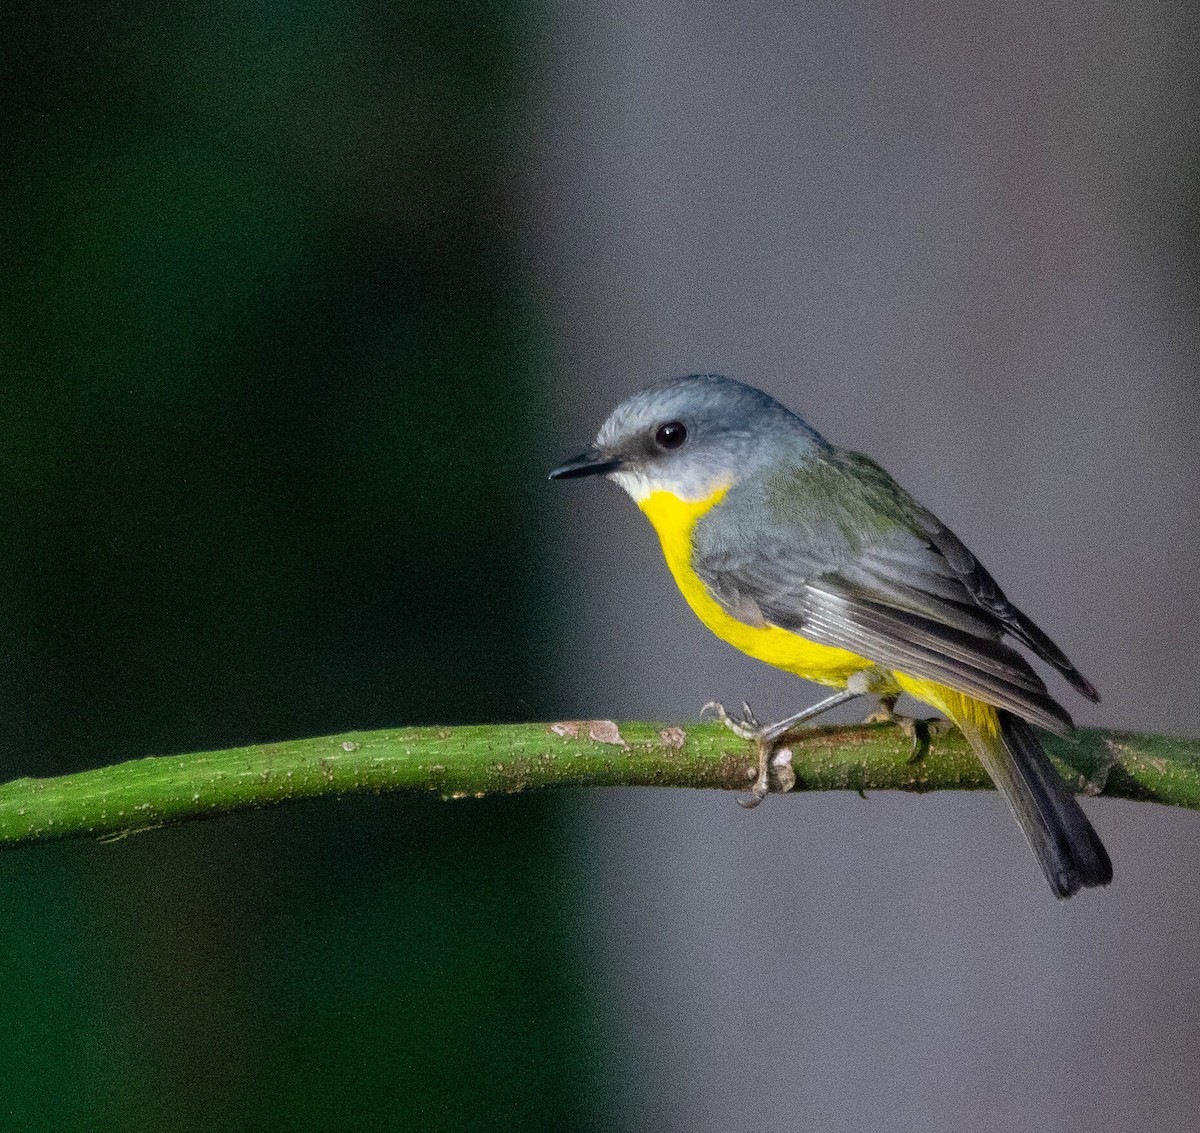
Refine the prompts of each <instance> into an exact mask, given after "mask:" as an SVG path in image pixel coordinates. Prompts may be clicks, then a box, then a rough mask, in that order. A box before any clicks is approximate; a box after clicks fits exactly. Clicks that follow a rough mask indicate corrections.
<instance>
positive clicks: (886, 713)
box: [863, 696, 946, 763]
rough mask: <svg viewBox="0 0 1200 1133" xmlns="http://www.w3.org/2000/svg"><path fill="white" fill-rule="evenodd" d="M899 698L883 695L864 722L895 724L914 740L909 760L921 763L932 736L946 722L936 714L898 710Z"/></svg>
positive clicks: (927, 752)
mask: <svg viewBox="0 0 1200 1133" xmlns="http://www.w3.org/2000/svg"><path fill="white" fill-rule="evenodd" d="M899 699H900V698H899V697H898V696H881V697H880V698H879V707H878V708H876V709H875V711H874V712H872V713H871V715H870V716H868V717H867V718H866V720H864V721H863V723H864V724H894V725H895V726H896V727H897V728H899V729H900V731H902V732H903V733H904V734H905V735H906V736H907V737H908V738H909V739H910V740H911V741H912V752H911V754H910V755H909V757H908V761H909V762H910V763H920V762H921V760H922V759H924V758H925V757H926V756H927V755H928V754H929V743H930V738H931V736H932V735H933V733H934V732H938V731H941V730H942V728H943V727H944V725H945V723H946V722H945V721H944V720H941V719H939V718H938V717H936V716H925V717H922V716H906V715H905V714H904V713H903V712H897V711H896V701H897V700H899Z"/></svg>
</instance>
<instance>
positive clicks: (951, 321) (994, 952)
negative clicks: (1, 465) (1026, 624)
mask: <svg viewBox="0 0 1200 1133" xmlns="http://www.w3.org/2000/svg"><path fill="white" fill-rule="evenodd" d="M1197 22H1198V21H1197V17H1196V15H1195V12H1194V11H1193V10H1192V9H1189V8H1186V7H1185V6H1181V5H1155V4H1142V5H1137V6H1133V7H1122V6H1115V5H1103V6H1101V5H1091V6H1087V5H1084V6H1080V5H1069V6H1068V5H1051V6H1043V5H1001V6H986V5H967V6H963V5H957V4H948V3H927V4H917V5H860V4H829V5H802V6H795V5H785V4H769V3H765V4H764V3H751V4H747V5H739V6H737V7H736V9H731V8H730V7H729V6H727V5H720V4H712V3H700V4H687V3H681V2H673V0H658V2H656V3H654V4H651V5H645V4H633V3H628V2H625V0H613V2H610V3H604V4H599V5H597V4H586V5H585V4H572V5H569V6H568V7H567V8H566V9H565V10H563V11H562V13H561V15H560V17H559V26H558V29H557V32H556V35H555V38H554V40H553V43H552V45H551V47H550V71H549V76H548V77H549V81H548V83H547V84H546V87H545V90H544V101H543V102H542V106H541V118H540V121H539V130H540V137H541V144H540V150H541V158H540V162H539V163H538V166H537V168H536V170H535V171H534V172H533V173H532V174H531V177H530V182H529V186H528V190H527V200H526V209H527V216H528V218H529V220H528V223H529V236H528V238H529V241H530V245H531V247H532V248H533V250H534V257H535V264H536V270H537V276H538V280H539V283H540V287H541V290H542V293H543V295H544V296H545V298H546V301H547V304H548V307H549V310H550V311H551V313H552V319H553V328H554V330H555V332H556V336H557V341H558V344H559V347H558V349H559V351H560V354H559V357H558V359H557V367H556V369H557V372H558V373H559V374H560V375H561V377H560V378H559V379H558V380H557V382H556V384H555V385H554V386H553V393H554V399H555V403H556V405H557V408H558V419H557V433H556V435H555V436H554V437H552V438H548V439H547V450H546V463H547V467H549V466H550V464H552V463H553V462H554V461H556V460H558V459H559V458H565V457H567V456H569V455H573V454H574V453H575V452H576V451H578V449H579V448H581V447H582V445H583V444H584V443H585V442H586V441H587V440H589V439H590V437H591V435H592V432H593V431H594V429H595V428H596V426H597V425H598V424H599V423H600V421H601V420H602V419H603V418H604V416H605V415H606V414H607V412H608V410H609V409H610V408H611V407H612V406H613V405H614V404H615V403H616V402H617V401H618V400H620V399H621V398H622V397H624V396H625V395H626V394H627V393H629V392H631V391H632V390H633V389H635V388H638V387H639V386H641V385H645V384H648V383H649V382H651V381H655V380H659V379H661V378H664V377H667V376H669V375H674V374H680V373H686V372H696V371H702V372H708V371H715V372H721V373H726V374H730V375H733V376H735V377H738V378H741V379H743V380H746V381H749V382H752V383H754V384H758V385H761V386H762V387H763V388H765V389H767V390H768V391H769V392H771V393H773V394H774V395H776V396H777V397H779V398H780V399H782V400H783V401H784V402H786V403H787V404H789V405H791V406H792V407H793V408H795V409H797V410H798V411H800V412H801V413H802V414H803V415H804V416H806V417H807V418H808V419H809V420H810V421H811V422H812V423H813V424H814V425H815V426H816V427H817V428H819V429H820V430H821V431H822V432H824V433H825V434H826V435H827V436H828V437H829V438H830V439H832V440H833V441H835V442H836V443H840V444H843V445H846V446H849V447H852V448H857V449H861V450H862V451H866V452H868V453H870V454H871V455H872V456H874V457H875V458H876V459H877V460H879V461H880V463H882V464H883V465H884V466H885V467H886V468H888V469H889V470H890V471H891V472H892V473H893V474H894V475H895V476H896V477H897V478H898V479H899V480H900V481H901V482H902V483H903V484H905V485H906V486H907V487H908V488H909V489H910V490H911V491H913V492H914V493H915V494H916V495H917V496H918V497H919V498H920V499H921V500H922V501H923V502H925V503H926V504H927V505H928V506H929V507H931V508H932V509H933V510H934V511H935V512H936V513H937V514H939V515H940V516H941V517H942V518H943V519H944V520H945V521H946V522H948V523H949V524H950V525H951V526H952V527H953V528H954V529H955V530H956V531H957V532H958V533H959V535H960V536H961V537H962V538H963V539H964V540H965V541H966V542H967V544H968V545H969V546H970V547H971V548H972V549H973V550H974V551H975V552H976V554H978V555H979V557H980V558H981V559H983V561H984V562H985V563H987V565H988V566H989V568H990V569H991V570H992V572H993V573H994V574H995V575H996V577H997V578H998V579H999V580H1000V581H1001V584H1002V585H1003V586H1004V587H1005V588H1006V589H1007V590H1008V592H1009V594H1010V596H1011V597H1013V598H1014V599H1015V600H1016V601H1017V602H1018V604H1020V605H1021V606H1023V607H1024V608H1025V609H1026V610H1027V612H1028V613H1030V614H1031V615H1032V616H1034V617H1035V618H1036V620H1038V621H1039V622H1040V623H1041V624H1042V625H1043V627H1045V628H1046V629H1047V630H1048V631H1049V632H1050V633H1051V634H1052V636H1054V637H1055V639H1056V640H1057V641H1058V642H1059V643H1060V644H1061V645H1062V646H1063V647H1064V648H1065V650H1066V651H1067V653H1068V654H1069V655H1070V656H1071V657H1072V658H1073V659H1075V660H1076V662H1077V663H1078V664H1079V665H1080V667H1081V668H1082V669H1083V670H1084V671H1085V672H1086V673H1087V674H1088V675H1089V676H1090V677H1091V679H1092V680H1093V681H1095V682H1096V683H1097V685H1098V686H1099V687H1100V688H1101V690H1102V691H1103V693H1104V701H1103V703H1102V704H1101V705H1100V706H1098V707H1092V706H1090V705H1087V704H1084V703H1081V702H1080V701H1079V700H1078V699H1077V698H1074V697H1073V696H1072V695H1071V694H1070V690H1069V689H1067V688H1065V686H1063V685H1061V683H1060V684H1059V685H1057V686H1056V689H1057V691H1058V692H1059V693H1060V694H1061V695H1062V698H1063V700H1064V703H1066V704H1067V705H1068V706H1069V708H1070V709H1071V710H1072V711H1073V712H1074V713H1075V714H1076V717H1077V719H1078V720H1079V721H1080V722H1083V723H1087V724H1095V725H1103V726H1112V727H1123V728H1128V729H1139V730H1152V731H1160V732H1169V733H1180V734H1197V733H1200V721H1198V720H1197V706H1198V702H1200V698H1198V697H1197V693H1196V685H1195V674H1196V671H1197V668H1198V667H1200V648H1198V646H1197V642H1196V625H1197V620H1198V619H1197V614H1198V613H1200V598H1198V597H1197V585H1196V580H1197V576H1198V573H1200V571H1198V568H1200V540H1198V538H1197V518H1198V516H1197V510H1198V509H1197V501H1198V499H1200V495H1198V492H1200V471H1198V462H1197V459H1196V456H1195V447H1196V436H1197V425H1198V424H1200V422H1198V420H1197V418H1198V405H1200V399H1198V397H1197V393H1196V373H1197V363H1198V361H1200V359H1198V357H1197V298H1198V277H1197V267H1198V260H1197V256H1198V252H1200V248H1198V244H1197V238H1198V227H1197V219H1198V215H1200V214H1198V211H1197V156H1196V155H1197V145H1196V143H1197V126H1196V122H1197V110H1198V106H1197V84H1196V82H1195V58H1196V46H1197V45H1196V28H1197ZM547 501H548V502H547V505H546V506H547V507H548V508H551V509H554V514H555V516H556V524H557V525H558V526H559V527H560V528H561V536H560V537H561V539H562V540H563V542H564V543H565V546H566V553H567V556H568V557H566V558H565V560H564V565H563V567H562V570H563V571H564V572H565V574H566V576H567V577H568V578H569V579H570V580H571V583H572V585H573V587H574V591H573V601H574V603H575V611H574V616H572V617H568V618H564V619H563V622H562V625H561V627H560V629H559V635H560V643H561V644H560V650H559V656H560V657H561V658H563V662H562V663H563V664H569V666H570V670H571V672H572V674H573V677H574V681H575V685H574V690H573V693H572V694H571V695H570V698H569V702H565V703H569V712H570V714H571V715H576V716H579V715H590V714H594V715H600V716H607V717H615V718H618V719H620V718H663V719H667V720H688V719H693V718H695V715H696V713H697V710H698V709H699V706H700V705H701V704H702V703H703V702H704V701H705V700H707V699H709V698H710V697H718V698H721V699H724V700H726V701H727V702H732V703H735V704H736V703H738V702H739V701H740V700H741V699H742V698H743V697H746V698H747V699H749V700H750V702H751V703H752V705H753V706H754V707H755V709H756V710H758V711H759V714H760V716H762V717H763V718H774V716H775V714H777V713H782V712H784V711H785V710H791V709H794V708H796V707H799V706H802V705H803V704H805V703H809V702H811V701H813V700H815V699H816V698H817V696H818V695H820V693H819V690H818V689H816V688H815V687H813V686H803V685H798V684H797V683H796V682H794V681H793V680H792V679H790V678H788V677H787V676H786V675H785V674H781V673H777V672H774V671H772V670H769V669H767V668H765V667H764V666H761V665H759V664H757V663H755V662H753V661H750V660H748V659H746V658H742V657H741V656H739V655H737V654H736V653H734V652H733V651H732V650H731V649H730V648H729V647H727V646H725V645H723V644H722V643H720V642H718V641H717V640H716V639H715V638H712V637H710V636H709V635H708V633H707V631H706V630H704V629H703V628H702V627H701V626H700V624H699V623H698V622H696V621H695V619H694V618H693V616H692V615H691V613H690V612H689V611H688V610H687V608H686V607H685V605H684V603H683V601H682V599H681V598H679V597H678V595H677V594H676V593H675V591H674V588H673V585H672V583H671V581H670V578H669V576H668V573H667V570H666V568H665V566H664V565H663V564H662V562H661V560H660V555H659V551H658V548H657V544H656V540H655V538H654V536H653V533H652V531H651V530H650V528H649V525H648V524H646V522H645V520H644V519H643V518H642V517H641V516H640V515H639V514H638V513H637V510H636V509H635V508H634V507H633V506H632V505H631V504H630V503H629V501H628V500H627V499H626V498H625V497H624V495H623V494H621V493H620V492H619V491H618V490H617V489H616V488H615V487H613V486H611V485H598V484H595V483H590V482H587V483H579V484H564V485H555V486H553V489H552V490H551V491H549V492H548V493H547ZM567 659H569V661H568V660H567ZM567 710H568V709H567V708H566V707H564V712H565V711H567ZM575 806H576V815H577V823H578V829H579V833H580V836H581V837H582V838H583V840H584V841H583V849H582V851H581V852H582V854H583V856H584V859H585V861H586V862H587V863H588V868H589V877H590V883H591V886H592V887H593V890H594V895H595V904H594V906H593V908H594V912H593V914H592V915H593V917H594V927H593V930H592V932H591V933H590V934H589V936H588V938H587V944H586V959H587V960H588V962H590V963H591V964H592V965H594V966H595V967H596V968H597V970H598V971H599V972H600V973H601V978H602V981H603V984H604V986H605V988H606V989H607V990H606V998H607V1002H608V1004H609V1017H608V1020H607V1024H606V1028H605V1032H604V1033H605V1041H606V1043H607V1044H608V1048H609V1050H610V1051H611V1053H612V1057H613V1058H614V1059H615V1060H616V1062H617V1065H618V1066H619V1070H618V1073H619V1075H620V1081H621V1083H622V1085H621V1088H620V1090H619V1098H618V1100H617V1101H616V1103H615V1105H616V1107H617V1108H616V1112H615V1113H614V1114H613V1117H612V1126H613V1127H614V1128H626V1129H645V1130H650V1129H654V1130H698V1129H709V1130H741V1129H746V1130H750V1129H806V1130H807V1129H813V1130H827V1131H847V1133H849V1131H856V1130H864V1129H888V1130H913V1131H917V1130H959V1131H962V1130H1035V1129H1036V1130H1062V1131H1067V1130H1093V1131H1095V1130H1114V1131H1115V1130H1129V1129H1156V1130H1184V1129H1194V1128H1195V1127H1196V1118H1195V1114H1196V1107H1197V1103H1198V1101H1200V1072H1198V1071H1197V1069H1196V1063H1195V1059H1194V1051H1195V1050H1196V1048H1197V1043H1198V1041H1200V973H1198V971H1197V967H1196V965H1195V962H1194V960H1195V955H1196V951H1197V944H1198V942H1200V887H1198V886H1197V884H1196V877H1197V874H1198V870H1200V839H1198V837H1197V835H1198V833H1200V827H1198V826H1197V817H1196V816H1195V815H1193V814H1188V813H1178V812H1172V811H1170V810H1167V809H1164V808H1155V807H1149V806H1141V805H1137V804H1132V803H1124V804H1123V803H1118V802H1099V803H1091V804H1089V813H1090V814H1091V816H1092V818H1093V821H1094V822H1095V824H1096V826H1097V828H1098V830H1099V831H1100V832H1101V834H1102V836H1103V837H1104V838H1105V840H1106V842H1107V844H1108V846H1109V848H1110V851H1111V853H1112V857H1113V860H1114V862H1115V865H1116V875H1117V880H1116V881H1115V883H1114V884H1113V886H1112V888H1111V889H1110V890H1108V891H1105V892H1099V893H1087V894H1084V895H1082V896H1080V897H1078V898H1076V899H1075V900H1074V901H1071V902H1070V903H1066V904H1056V903H1055V901H1054V900H1053V899H1052V898H1051V896H1050V895H1049V893H1048V892H1047V890H1046V887H1045V885H1044V883H1043V881H1042V879H1041V877H1040V876H1039V874H1038V871H1037V869H1036V868H1035V866H1034V863H1033V861H1032V859H1031V858H1030V855H1029V853H1028V851H1027V849H1026V847H1025V845H1024V843H1023V841H1022V839H1021V837H1020V834H1019V832H1018V831H1017V830H1016V828H1015V826H1014V825H1013V823H1012V822H1011V820H1010V818H1009V817H1008V815H1007V813H1006V812H1005V810H1004V808H1003V805H1002V804H1001V802H1000V801H999V799H998V798H997V797H996V796H994V795H990V794H985V795H978V796H974V795H971V796H968V795H962V796H952V795H945V796H934V797H925V798H915V797H914V798H907V797H888V796H886V795H876V796H874V797H872V798H870V799H869V800H868V801H865V802H864V801H863V800H861V799H859V798H857V797H854V796H850V797H840V796H835V795H829V796H824V797H819V796H811V797H799V798H794V799H771V800H769V802H768V804H767V805H765V806H763V807H761V808H759V809H758V810H756V811H754V812H751V813H747V812H743V811H742V810H740V809H739V808H738V807H736V806H734V805H733V801H732V800H731V799H729V798H726V797H720V796H710V795H702V794H686V793H680V792H658V793H654V792H641V793H632V792H624V793H611V794H609V795H607V796H606V797H604V798H603V799H602V800H596V799H591V798H589V799H588V800H586V802H584V801H580V802H578V803H576V804H575Z"/></svg>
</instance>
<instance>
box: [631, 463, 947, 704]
mask: <svg viewBox="0 0 1200 1133" xmlns="http://www.w3.org/2000/svg"><path fill="white" fill-rule="evenodd" d="M728 490H729V488H728V486H726V487H722V488H719V489H717V491H715V492H713V493H712V495H710V496H708V497H706V498H705V499H702V500H683V499H680V498H679V496H677V495H675V493H674V492H668V491H661V490H660V491H656V492H650V493H649V494H648V495H646V496H645V497H643V498H642V499H640V500H639V501H638V506H639V507H640V508H641V509H642V511H644V512H645V513H646V516H647V517H648V518H649V520H650V522H651V523H652V524H654V530H655V531H657V532H658V538H659V542H661V543H662V549H663V555H664V556H665V557H666V560H667V566H668V567H670V568H671V574H672V575H673V576H674V578H675V584H676V585H677V586H678V587H679V589H680V591H682V593H683V596H684V598H686V599H687V603H688V605H689V606H691V608H692V611H693V612H694V613H695V615H696V617H698V618H699V619H700V620H701V621H702V622H703V623H704V624H705V625H706V626H708V628H709V629H710V630H712V632H713V633H715V634H716V635H717V636H718V637H719V638H720V639H721V640H722V641H727V642H729V644H730V645H732V646H734V648H736V649H740V650H741V651H742V652H743V653H748V654H750V656H751V657H754V658H756V659H757V660H759V661H765V662H766V663H767V664H768V665H774V666H775V667H776V668H777V669H784V670H786V671H787V672H789V673H795V674H796V676H798V677H803V678H804V679H805V680H806V681H815V682H817V683H818V684H823V685H832V686H834V687H835V688H843V687H844V686H845V684H846V681H847V680H848V679H849V678H850V675H851V674H852V673H859V672H862V671H863V670H864V669H873V668H874V667H875V665H874V662H871V661H868V660H867V659H866V658H864V657H859V656H858V655H857V654H855V653H851V652H849V651H848V650H846V649H836V648H834V647H833V646H831V645H818V644H817V643H816V642H815V641H809V640H808V639H807V638H805V637H801V636H800V635H799V634H798V633H791V632H790V631H789V630H786V629H780V628H779V627H778V626H770V625H768V626H753V625H747V624H746V623H745V622H741V621H738V619H737V618H734V617H731V616H730V615H729V614H727V613H726V612H725V610H724V609H723V608H722V607H721V606H720V604H719V603H717V602H716V601H715V600H714V599H713V597H712V595H711V594H709V592H708V588H707V587H706V586H705V585H704V583H703V582H702V581H701V579H700V576H699V575H697V574H696V572H695V571H694V570H692V529H693V528H694V527H695V526H696V521H697V520H698V519H699V518H700V517H701V516H702V515H704V513H705V512H707V511H709V510H710V509H712V508H713V507H715V506H716V505H717V504H719V503H720V502H721V500H722V498H723V497H724V496H725V493H726V492H727V491H728ZM914 683H915V682H914ZM934 687H938V686H934ZM945 691H946V692H949V691H950V690H949V689H947V690H945ZM930 703H932V702H930ZM937 707H941V706H940V705H937Z"/></svg>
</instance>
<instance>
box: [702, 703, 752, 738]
mask: <svg viewBox="0 0 1200 1133" xmlns="http://www.w3.org/2000/svg"><path fill="white" fill-rule="evenodd" d="M706 712H711V713H712V714H713V715H714V716H716V718H717V719H718V720H719V721H720V722H721V723H722V724H723V725H724V726H725V727H726V728H728V729H729V730H730V731H731V732H732V733H733V734H734V735H735V736H737V737H738V738H739V739H743V740H758V739H760V738H761V736H762V733H763V726H762V724H761V723H760V722H759V720H758V717H757V716H755V715H754V712H753V711H752V710H751V708H750V705H748V704H747V703H746V702H745V701H744V700H743V701H742V714H741V716H730V715H729V713H728V712H726V711H725V705H723V704H718V703H717V701H715V700H710V701H709V702H708V703H707V704H706V705H705V706H704V707H703V708H701V709H700V719H701V720H703V719H704V714H705V713H706Z"/></svg>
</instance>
